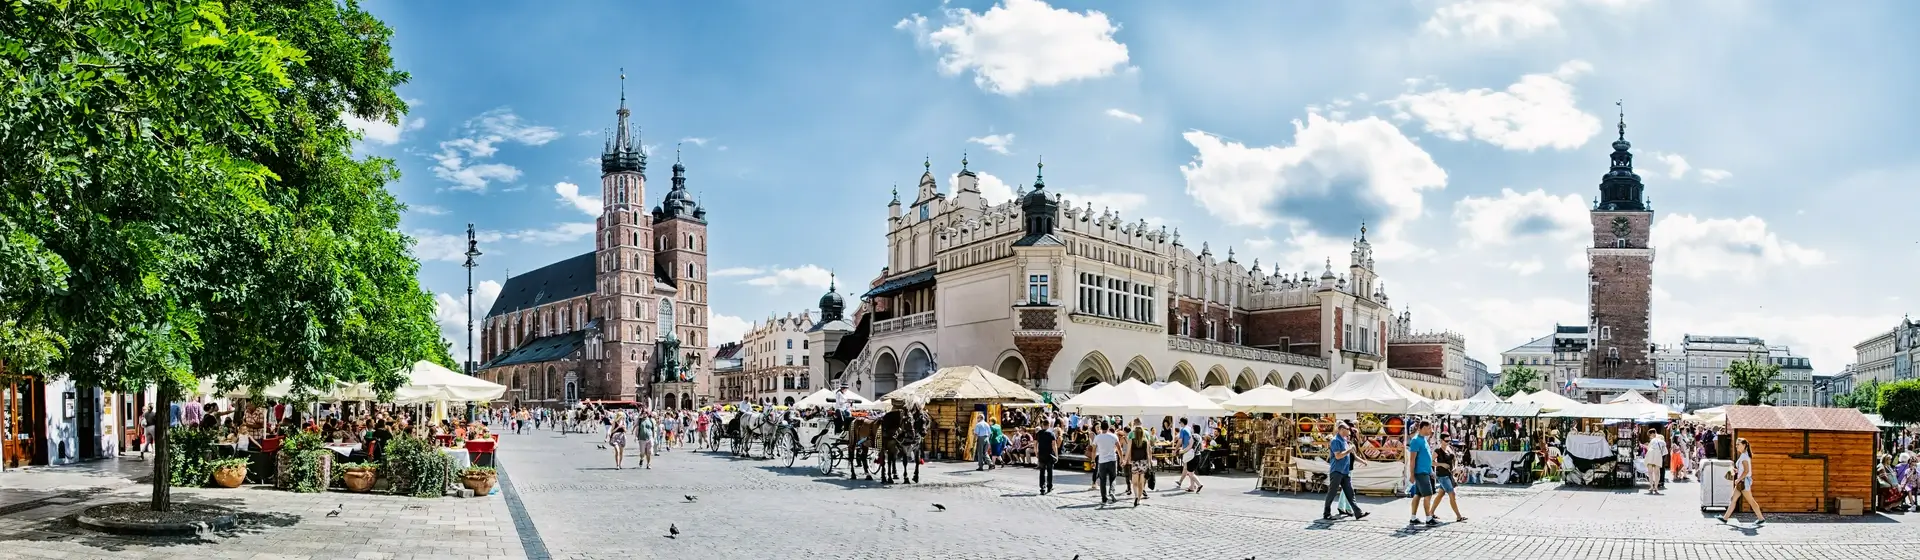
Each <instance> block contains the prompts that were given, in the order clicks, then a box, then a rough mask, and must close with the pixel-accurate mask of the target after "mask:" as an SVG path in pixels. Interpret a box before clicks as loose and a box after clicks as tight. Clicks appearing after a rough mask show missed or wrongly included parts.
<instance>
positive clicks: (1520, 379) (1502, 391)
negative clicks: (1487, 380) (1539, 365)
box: [1493, 365, 1540, 399]
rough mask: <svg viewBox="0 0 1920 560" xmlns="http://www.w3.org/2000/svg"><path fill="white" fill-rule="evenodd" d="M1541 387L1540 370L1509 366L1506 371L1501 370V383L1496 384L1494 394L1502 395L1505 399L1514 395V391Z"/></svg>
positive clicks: (1535, 389)
mask: <svg viewBox="0 0 1920 560" xmlns="http://www.w3.org/2000/svg"><path fill="white" fill-rule="evenodd" d="M1539 389H1540V370H1536V369H1533V368H1531V367H1528V366H1519V365H1516V366H1507V369H1506V370H1505V371H1502V372H1500V384H1499V385H1496V386H1494V388H1493V394H1495V395H1500V398H1503V399H1504V398H1508V397H1512V396H1513V394H1514V393H1519V392H1521V391H1537V390H1539Z"/></svg>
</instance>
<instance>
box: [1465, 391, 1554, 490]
mask: <svg viewBox="0 0 1920 560" xmlns="http://www.w3.org/2000/svg"><path fill="white" fill-rule="evenodd" d="M1458 415H1459V417H1460V418H1461V419H1463V420H1464V421H1465V428H1466V429H1465V430H1464V432H1465V433H1466V434H1467V438H1466V439H1467V441H1466V445H1467V464H1469V465H1471V466H1472V467H1473V469H1474V470H1473V472H1472V474H1471V475H1470V477H1469V480H1470V481H1476V482H1490V483H1493V484H1507V483H1509V482H1520V483H1523V484H1524V483H1530V482H1532V468H1531V466H1532V464H1533V463H1534V462H1535V461H1537V460H1538V459H1539V458H1538V457H1530V455H1532V454H1533V453H1534V452H1535V449H1536V447H1535V446H1534V442H1535V434H1536V433H1537V432H1538V428H1539V418H1538V416H1539V415H1540V405H1536V404H1529V403H1510V402H1500V401H1499V400H1497V399H1496V400H1490V401H1488V400H1472V399H1469V400H1467V401H1466V405H1465V406H1463V407H1461V408H1460V410H1459V412H1458Z"/></svg>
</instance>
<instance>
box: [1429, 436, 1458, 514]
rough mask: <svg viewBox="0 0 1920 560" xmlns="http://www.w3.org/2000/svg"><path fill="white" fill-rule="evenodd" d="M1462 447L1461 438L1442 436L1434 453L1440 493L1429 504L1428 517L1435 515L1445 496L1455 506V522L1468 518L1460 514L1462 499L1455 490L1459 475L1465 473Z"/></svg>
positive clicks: (1452, 506)
mask: <svg viewBox="0 0 1920 560" xmlns="http://www.w3.org/2000/svg"><path fill="white" fill-rule="evenodd" d="M1460 447H1461V444H1460V440H1458V439H1452V440H1449V439H1447V438H1446V437H1444V436H1442V437H1441V438H1440V449H1439V450H1438V451H1435V452H1434V453H1433V480H1434V482H1436V483H1438V484H1439V486H1440V488H1439V493H1437V494H1434V496H1433V504H1432V505H1429V506H1427V517H1428V518H1432V517H1433V511H1434V509H1436V508H1437V506H1439V505H1440V498H1442V497H1445V498H1446V499H1447V507H1450V508H1453V522H1454V523H1461V522H1464V521H1466V520H1467V516H1464V515H1460V500H1459V498H1458V497H1457V494H1456V493H1455V492H1454V491H1453V487H1454V484H1455V483H1458V482H1459V481H1460V480H1459V476H1460V475H1461V474H1463V473H1462V472H1461V470H1460ZM1429 523H1431V522H1429Z"/></svg>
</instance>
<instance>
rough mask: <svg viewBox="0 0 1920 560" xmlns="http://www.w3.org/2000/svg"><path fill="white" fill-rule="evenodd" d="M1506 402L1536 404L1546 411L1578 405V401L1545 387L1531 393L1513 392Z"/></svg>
mask: <svg viewBox="0 0 1920 560" xmlns="http://www.w3.org/2000/svg"><path fill="white" fill-rule="evenodd" d="M1507 402H1514V403H1528V404H1537V405H1540V410H1542V411H1548V412H1551V411H1555V410H1560V409H1563V408H1567V407H1570V406H1580V402H1579V401H1576V400H1573V399H1569V398H1566V397H1563V396H1560V395H1557V394H1554V393H1550V392H1548V391H1547V390H1546V389H1541V390H1539V391H1534V392H1533V393H1515V394H1514V395H1513V397H1512V398H1509V399H1507Z"/></svg>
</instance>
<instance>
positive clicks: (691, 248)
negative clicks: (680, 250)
mask: <svg viewBox="0 0 1920 560" xmlns="http://www.w3.org/2000/svg"><path fill="white" fill-rule="evenodd" d="M687 250H688V251H698V250H700V246H699V245H695V244H694V243H693V234H691V233H689V234H687Z"/></svg>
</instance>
